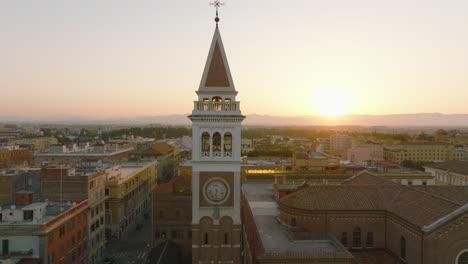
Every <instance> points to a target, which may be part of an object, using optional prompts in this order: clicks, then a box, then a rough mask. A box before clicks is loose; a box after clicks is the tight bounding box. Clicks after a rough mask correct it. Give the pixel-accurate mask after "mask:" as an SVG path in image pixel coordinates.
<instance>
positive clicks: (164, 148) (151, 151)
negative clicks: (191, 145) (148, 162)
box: [141, 142, 173, 155]
mask: <svg viewBox="0 0 468 264" xmlns="http://www.w3.org/2000/svg"><path fill="white" fill-rule="evenodd" d="M172 149H173V147H172V146H171V145H169V144H167V143H166V142H159V143H156V144H154V145H152V146H151V147H149V148H147V149H145V150H144V151H143V152H142V153H141V154H143V155H165V154H167V153H169V152H170V151H172Z"/></svg>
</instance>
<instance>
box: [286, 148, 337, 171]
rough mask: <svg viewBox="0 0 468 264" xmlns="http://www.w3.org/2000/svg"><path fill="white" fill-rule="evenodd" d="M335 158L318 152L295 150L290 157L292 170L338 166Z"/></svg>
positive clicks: (314, 169)
mask: <svg viewBox="0 0 468 264" xmlns="http://www.w3.org/2000/svg"><path fill="white" fill-rule="evenodd" d="M339 165H340V163H339V161H338V160H337V159H332V158H329V157H327V156H324V155H322V154H321V153H318V152H312V153H305V152H295V153H293V157H292V170H297V171H299V170H302V171H324V170H326V169H329V168H336V167H339Z"/></svg>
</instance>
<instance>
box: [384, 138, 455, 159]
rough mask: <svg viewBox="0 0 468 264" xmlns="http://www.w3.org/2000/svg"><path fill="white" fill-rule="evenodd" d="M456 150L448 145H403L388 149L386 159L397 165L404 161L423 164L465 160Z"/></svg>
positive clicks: (429, 143)
mask: <svg viewBox="0 0 468 264" xmlns="http://www.w3.org/2000/svg"><path fill="white" fill-rule="evenodd" d="M454 150H455V148H454V146H453V145H451V144H447V143H437V142H427V143H415V142H414V143H401V144H398V145H394V146H392V147H386V148H385V149H384V159H385V160H389V161H392V162H395V163H401V162H402V161H403V160H411V161H422V162H433V161H446V160H463V159H464V153H463V152H458V151H454Z"/></svg>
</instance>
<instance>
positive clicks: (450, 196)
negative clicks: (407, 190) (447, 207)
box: [412, 185, 468, 204]
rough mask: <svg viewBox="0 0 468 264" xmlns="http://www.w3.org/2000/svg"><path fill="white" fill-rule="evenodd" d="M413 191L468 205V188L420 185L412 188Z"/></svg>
mask: <svg viewBox="0 0 468 264" xmlns="http://www.w3.org/2000/svg"><path fill="white" fill-rule="evenodd" d="M412 188H413V189H416V190H420V191H423V192H426V193H430V194H432V195H436V196H439V197H442V198H445V199H447V200H450V201H453V202H456V203H459V204H466V203H468V187H467V186H453V185H452V186H447V185H425V186H424V185H420V186H416V185H413V186H412Z"/></svg>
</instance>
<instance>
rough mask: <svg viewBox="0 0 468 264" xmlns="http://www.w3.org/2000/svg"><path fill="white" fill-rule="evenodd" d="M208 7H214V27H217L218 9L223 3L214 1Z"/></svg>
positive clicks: (217, 0)
mask: <svg viewBox="0 0 468 264" xmlns="http://www.w3.org/2000/svg"><path fill="white" fill-rule="evenodd" d="M210 5H212V6H214V7H216V18H215V22H216V26H218V22H219V17H218V8H220V7H221V6H223V5H224V3H221V2H220V1H219V0H214V2H213V3H210Z"/></svg>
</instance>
